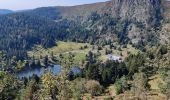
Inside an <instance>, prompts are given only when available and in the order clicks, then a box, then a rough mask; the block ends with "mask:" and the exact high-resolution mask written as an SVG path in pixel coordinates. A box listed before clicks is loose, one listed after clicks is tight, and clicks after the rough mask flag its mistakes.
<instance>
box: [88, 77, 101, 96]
mask: <svg viewBox="0 0 170 100" xmlns="http://www.w3.org/2000/svg"><path fill="white" fill-rule="evenodd" d="M85 88H86V91H87V92H88V93H90V94H91V95H92V96H97V95H99V94H101V92H102V86H101V85H100V83H99V82H98V81H95V80H90V81H87V83H86V84H85Z"/></svg>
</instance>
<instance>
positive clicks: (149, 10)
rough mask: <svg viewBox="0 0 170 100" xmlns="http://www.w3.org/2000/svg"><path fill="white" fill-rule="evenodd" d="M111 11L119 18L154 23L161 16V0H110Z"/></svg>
mask: <svg viewBox="0 0 170 100" xmlns="http://www.w3.org/2000/svg"><path fill="white" fill-rule="evenodd" d="M111 13H112V15H113V16H116V17H120V18H121V19H130V20H136V21H138V22H144V23H145V24H147V25H148V24H155V23H156V22H157V21H158V20H159V19H160V17H161V0H112V7H111Z"/></svg>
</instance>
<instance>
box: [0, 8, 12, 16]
mask: <svg viewBox="0 0 170 100" xmlns="http://www.w3.org/2000/svg"><path fill="white" fill-rule="evenodd" d="M10 13H13V11H12V10H8V9H0V15H4V14H10Z"/></svg>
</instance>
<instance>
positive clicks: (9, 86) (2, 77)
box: [0, 71, 20, 100]
mask: <svg viewBox="0 0 170 100" xmlns="http://www.w3.org/2000/svg"><path fill="white" fill-rule="evenodd" d="M19 87H20V86H19V83H18V82H17V80H16V78H15V77H12V76H11V75H9V74H7V73H5V72H2V71H0V100H13V99H14V98H15V97H16V96H17V95H16V94H17V93H18V90H19Z"/></svg>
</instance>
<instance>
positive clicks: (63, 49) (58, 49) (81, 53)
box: [28, 41, 138, 65]
mask: <svg viewBox="0 0 170 100" xmlns="http://www.w3.org/2000/svg"><path fill="white" fill-rule="evenodd" d="M85 46H87V48H83V49H81V48H82V47H85ZM93 46H94V47H95V49H92V48H93ZM93 46H92V45H90V44H88V43H76V42H62V41H58V42H57V46H54V47H52V48H47V49H45V48H43V47H42V46H40V45H37V46H35V47H33V50H32V51H28V56H29V57H33V56H34V58H36V59H39V58H40V56H41V57H45V56H49V57H50V56H51V54H52V53H53V55H54V56H55V57H58V58H59V55H60V54H62V55H63V57H64V59H60V58H59V61H62V60H64V61H68V56H69V53H72V54H74V63H75V64H76V65H82V62H83V61H85V58H86V55H87V54H88V52H89V51H92V52H93V53H97V52H98V50H97V46H95V45H93ZM106 48H107V49H108V50H109V46H105V47H103V48H102V50H100V51H99V52H100V54H101V55H100V56H99V60H101V61H106V60H107V59H108V56H107V55H106V54H105V49H106ZM128 52H130V53H132V54H136V53H137V52H138V50H136V49H135V48H133V47H132V46H131V45H128V46H127V48H122V49H121V51H120V50H118V49H112V54H113V55H116V56H122V58H123V59H124V58H125V57H127V56H128Z"/></svg>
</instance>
